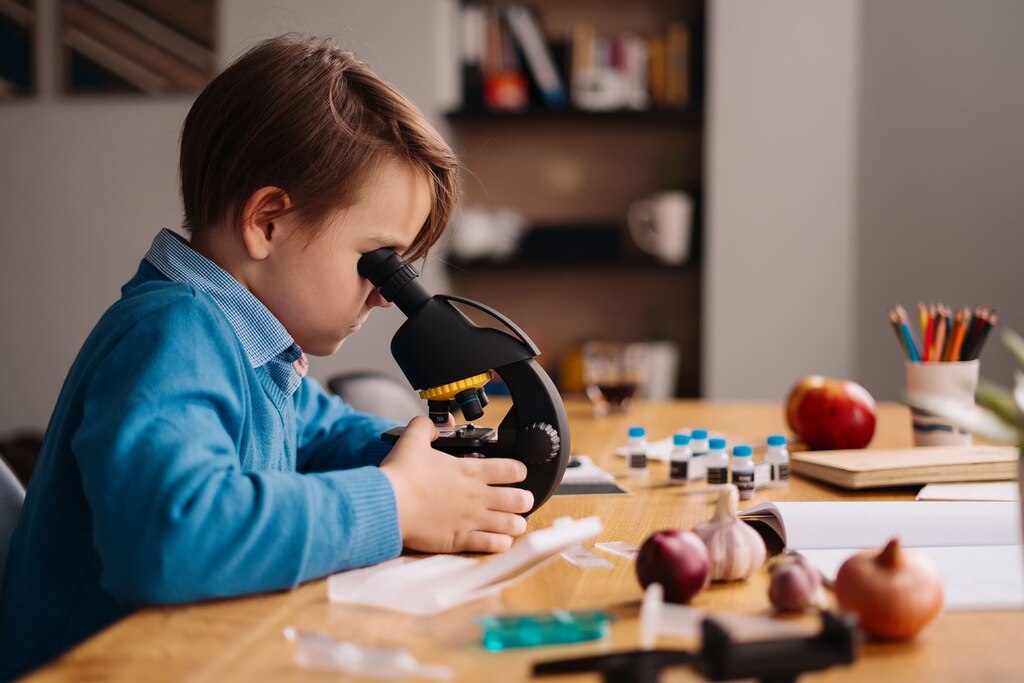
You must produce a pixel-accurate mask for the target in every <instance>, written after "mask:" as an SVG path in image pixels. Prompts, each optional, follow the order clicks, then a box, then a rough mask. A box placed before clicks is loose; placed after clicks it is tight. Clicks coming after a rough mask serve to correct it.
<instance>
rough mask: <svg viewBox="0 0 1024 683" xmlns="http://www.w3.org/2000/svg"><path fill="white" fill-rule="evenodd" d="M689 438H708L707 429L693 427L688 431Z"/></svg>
mask: <svg viewBox="0 0 1024 683" xmlns="http://www.w3.org/2000/svg"><path fill="white" fill-rule="evenodd" d="M690 438H692V439H706V438H708V430H706V429H694V430H693V431H692V432H690Z"/></svg>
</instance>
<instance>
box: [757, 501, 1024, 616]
mask: <svg viewBox="0 0 1024 683" xmlns="http://www.w3.org/2000/svg"><path fill="white" fill-rule="evenodd" d="M740 517H741V518H743V519H750V518H755V519H760V520H762V521H763V522H765V523H766V524H768V525H769V526H770V527H771V528H772V529H773V530H775V531H776V532H777V533H779V535H780V537H781V538H782V539H783V540H784V541H785V543H786V546H787V547H788V548H790V549H791V550H795V551H797V552H799V553H801V554H803V555H804V556H806V557H807V559H808V560H810V561H811V563H812V564H813V565H814V566H816V567H817V568H818V569H819V570H821V572H822V573H823V574H824V575H825V576H827V577H829V578H834V577H835V574H836V572H837V571H838V569H839V566H840V565H841V564H842V563H843V561H845V560H846V559H847V558H848V557H850V556H851V555H853V554H854V553H856V552H858V551H859V550H863V549H865V548H881V547H882V546H884V545H885V544H886V543H887V542H888V541H889V539H891V538H893V537H897V538H899V539H900V542H901V543H902V544H903V545H904V547H907V548H912V549H913V550H914V551H919V552H921V553H923V554H925V555H927V556H928V557H930V558H932V560H933V561H934V562H935V564H936V567H937V568H938V570H939V574H940V576H941V577H942V581H943V587H944V590H945V603H946V609H951V610H960V609H964V610H966V609H975V610H978V609H1018V608H1021V607H1024V548H1022V547H1021V529H1020V506H1019V505H1018V504H1017V503H1015V502H987V501H986V502H976V501H950V502H935V501H928V502H914V501H898V502H896V501H866V502H807V503H787V502H779V503H765V504H762V505H758V506H755V507H753V508H750V509H748V510H744V511H742V512H740Z"/></svg>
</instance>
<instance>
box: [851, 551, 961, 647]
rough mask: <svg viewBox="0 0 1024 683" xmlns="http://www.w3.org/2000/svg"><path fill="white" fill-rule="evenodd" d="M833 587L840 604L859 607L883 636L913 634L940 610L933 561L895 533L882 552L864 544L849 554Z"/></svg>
mask: <svg viewBox="0 0 1024 683" xmlns="http://www.w3.org/2000/svg"><path fill="white" fill-rule="evenodd" d="M833 589H834V591H835V594H836V600H837V601H838V602H839V606H840V607H842V608H844V609H848V610H852V611H854V612H856V613H857V616H858V617H859V619H860V626H861V628H863V629H864V630H865V631H867V632H868V633H870V634H872V635H874V636H878V637H879V638H887V639H889V640H907V639H909V638H913V637H914V636H915V635H917V634H918V632H919V631H920V630H921V629H923V628H924V627H925V626H927V625H928V623H929V622H930V621H932V619H934V618H935V617H936V616H938V614H939V612H941V611H942V579H941V578H940V577H939V573H938V570H936V568H935V565H933V564H932V563H931V561H930V560H929V559H928V558H926V557H924V556H923V555H918V554H916V553H912V552H907V551H905V550H903V549H902V548H901V547H900V543H899V541H898V540H897V539H895V538H894V539H892V540H891V541H889V544H888V545H886V546H885V548H883V549H882V550H881V552H879V551H878V550H865V551H863V552H860V553H857V554H856V555H854V556H853V557H851V558H849V559H848V560H846V562H844V563H843V566H842V567H840V568H839V574H838V575H837V576H836V581H835V585H834V586H833Z"/></svg>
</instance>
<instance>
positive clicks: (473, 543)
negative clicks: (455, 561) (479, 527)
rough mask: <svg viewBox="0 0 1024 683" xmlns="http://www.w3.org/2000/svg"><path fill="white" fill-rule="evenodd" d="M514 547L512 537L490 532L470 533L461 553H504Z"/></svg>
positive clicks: (466, 537)
mask: <svg viewBox="0 0 1024 683" xmlns="http://www.w3.org/2000/svg"><path fill="white" fill-rule="evenodd" d="M511 547H512V537H511V536H507V535H505V534H494V533H491V532H489V531H470V532H469V533H468V534H466V536H465V539H464V540H463V542H462V548H461V549H460V550H461V552H467V553H503V552H505V551H506V550H508V549H509V548H511Z"/></svg>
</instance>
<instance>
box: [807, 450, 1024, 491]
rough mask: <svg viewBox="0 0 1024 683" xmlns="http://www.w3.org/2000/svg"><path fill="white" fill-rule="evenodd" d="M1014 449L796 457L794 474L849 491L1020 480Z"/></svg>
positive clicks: (831, 453)
mask: <svg viewBox="0 0 1024 683" xmlns="http://www.w3.org/2000/svg"><path fill="white" fill-rule="evenodd" d="M1017 458H1018V451H1017V449H1016V448H1011V447H1006V446H967V447H964V446H953V447H949V446H928V447H919V448H902V449H858V450H849V451H810V452H803V453H793V455H792V457H791V460H790V466H791V469H792V471H793V472H794V473H796V474H800V475H803V476H805V477H810V478H812V479H819V480H821V481H824V482H828V483H829V484H834V485H835V486H840V487H842V488H847V489H864V488H878V487H884V486H913V485H918V484H931V483H934V482H948V481H957V482H963V481H999V480H1007V479H1016V478H1017Z"/></svg>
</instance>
